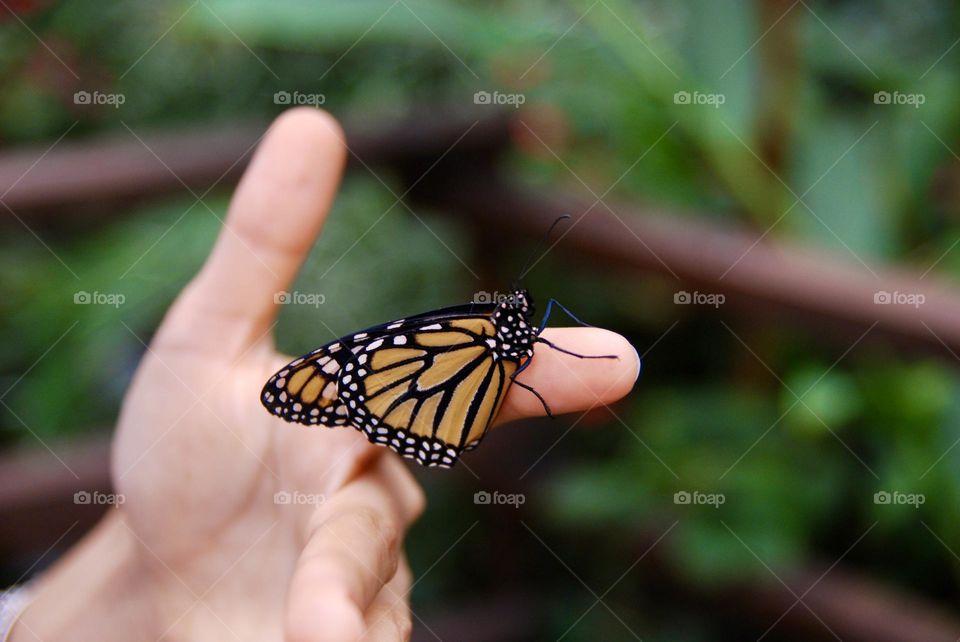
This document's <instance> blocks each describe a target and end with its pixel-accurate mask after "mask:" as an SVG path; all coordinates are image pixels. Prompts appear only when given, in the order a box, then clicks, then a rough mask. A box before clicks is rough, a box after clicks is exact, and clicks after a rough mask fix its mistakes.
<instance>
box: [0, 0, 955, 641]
mask: <svg viewBox="0 0 960 642" xmlns="http://www.w3.org/2000/svg"><path fill="white" fill-rule="evenodd" d="M958 20H960V15H958V8H957V5H956V4H955V3H953V2H948V1H946V0H918V1H916V2H911V3H902V2H895V1H893V0H886V1H874V2H865V1H862V0H831V1H826V0H797V1H795V2H794V1H791V0H743V1H740V2H733V1H728V0H687V1H684V2H666V1H665V0H647V1H643V2H627V1H625V0H596V1H591V0H585V1H582V2H581V1H577V0H571V1H569V2H560V3H555V2H537V1H534V2H529V1H527V2H520V1H519V0H516V1H514V0H502V1H499V2H467V1H461V2H439V1H433V0H395V1H393V2H390V1H386V0H384V1H379V0H364V1H361V2H353V3H343V2H328V1H325V0H321V1H318V0H313V1H310V2H306V1H296V0H273V1H272V2H270V3H259V2H253V1H252V0H196V1H195V2H189V1H183V2H181V1H174V2H169V1H163V2H148V1H146V0H121V1H118V2H111V3H100V2H94V1H93V0H64V1H55V0H0V228H2V234H0V248H2V249H0V330H2V335H3V337H4V340H3V341H2V342H0V551H2V553H0V580H2V581H3V582H4V584H9V583H12V582H15V581H17V580H18V579H21V578H22V577H24V576H29V575H30V574H32V573H35V572H37V571H38V570H41V569H42V568H44V567H46V566H48V565H49V564H50V563H51V562H52V561H53V560H54V559H55V558H56V556H57V555H58V554H59V553H60V552H62V551H63V550H64V549H65V548H67V547H68V546H69V545H70V543H72V542H74V541H76V539H77V538H79V537H80V536H81V535H82V533H83V532H84V531H85V530H86V529H87V528H89V527H90V526H91V525H92V524H93V523H94V522H95V521H96V519H97V518H98V516H99V515H100V514H101V513H102V511H103V510H106V509H107V507H105V506H93V505H84V504H83V503H79V504H78V503H77V502H76V501H75V500H74V493H75V492H78V491H87V492H93V491H94V490H95V489H99V490H101V491H103V492H106V491H108V490H109V479H108V476H107V467H106V461H107V459H106V458H107V446H106V445H107V443H108V440H109V435H110V432H111V430H112V425H113V422H114V420H115V417H116V414H117V409H118V404H119V402H120V399H121V397H122V395H123V391H124V389H125V387H126V386H127V384H128V382H129V380H130V376H131V374H132V372H133V370H134V368H135V366H136V364H137V362H138V360H139V359H140V357H141V355H142V352H143V344H142V343H141V339H142V340H144V341H148V340H149V338H150V336H151V334H152V332H153V331H154V329H155V328H156V326H157V324H158V322H159V320H160V318H161V315H162V313H163V311H164V310H165V309H166V307H167V306H168V305H169V303H170V302H171V300H172V299H173V297H174V296H175V295H176V294H177V292H178V291H179V290H180V288H181V287H182V286H183V285H184V283H185V282H186V281H187V280H188V279H189V278H190V276H191V275H192V274H193V273H194V272H195V271H196V269H197V268H198V266H199V265H200V264H201V262H202V261H203V259H204V257H205V256H206V254H207V251H208V249H209V248H210V246H211V243H212V242H213V239H214V238H215V235H216V234H217V231H218V228H219V227H220V225H221V219H222V217H223V214H224V212H225V208H226V206H227V202H228V199H229V196H230V193H231V190H232V188H233V186H234V184H235V181H236V178H237V177H238V176H239V174H240V172H241V171H242V169H243V166H244V164H245V162H246V160H247V158H248V156H249V152H250V151H251V149H252V148H253V147H254V146H255V144H256V142H257V140H258V139H259V137H260V135H262V133H263V131H264V129H265V127H266V125H267V124H268V123H269V121H270V119H271V118H273V117H274V116H275V115H276V114H278V113H280V112H281V111H282V110H284V109H286V108H289V107H290V106H293V105H313V106H319V107H322V108H323V109H326V110H329V111H330V112H332V113H333V114H334V115H335V116H336V117H337V118H338V119H340V120H341V121H342V122H343V123H344V125H345V127H346V130H347V134H348V144H349V146H350V148H351V150H350V163H351V164H350V171H349V172H348V174H347V176H346V178H345V181H344V184H343V188H342V190H341V192H340V194H339V196H338V198H337V201H336V204H335V206H334V214H333V215H332V216H331V217H330V219H329V223H328V225H327V228H326V231H325V232H324V235H323V237H322V239H321V240H320V241H319V242H318V243H317V245H316V248H315V250H314V252H313V254H312V256H311V258H310V260H309V262H308V264H307V265H306V267H305V268H304V270H303V272H302V274H301V276H300V278H299V281H298V283H297V284H296V287H295V289H294V290H293V291H291V292H290V293H288V295H289V296H288V297H287V298H286V299H285V300H286V302H287V303H288V304H287V305H285V306H284V308H283V311H282V314H281V321H280V324H279V326H278V328H277V337H278V343H279V347H280V348H281V349H283V350H285V351H287V352H288V353H291V354H300V353H302V352H305V351H306V350H309V349H312V348H313V347H315V346H316V345H319V344H321V343H324V342H326V341H329V340H330V339H331V338H333V335H340V334H345V333H348V332H350V331H353V330H356V329H359V328H362V327H366V326H368V325H372V324H374V323H378V322H382V321H384V320H387V319H391V318H398V317H402V316H405V315H409V314H411V313H415V312H420V311H424V310H429V309H432V308H435V307H439V306H443V305H452V304H456V303H460V302H465V301H469V300H470V299H472V298H473V297H474V296H476V295H477V294H478V293H483V292H488V293H492V292H497V291H501V292H502V291H504V290H505V289H506V288H507V287H509V284H510V282H511V280H512V279H513V278H515V277H516V275H517V273H518V271H519V270H520V267H521V265H522V264H523V262H524V260H525V259H526V257H527V255H528V254H529V253H530V252H531V250H532V249H533V247H534V245H535V242H536V238H537V237H539V236H540V235H542V233H543V231H544V230H545V229H546V227H547V226H548V225H549V223H550V222H551V221H552V220H553V219H554V218H555V217H556V216H557V215H559V214H562V213H569V214H571V215H572V221H571V223H570V224H569V225H568V226H566V227H565V228H562V229H561V231H560V233H559V234H558V235H557V242H556V243H555V244H553V245H552V246H551V249H550V251H548V252H547V253H546V254H545V255H544V257H543V259H542V260H540V261H539V262H537V263H536V265H535V266H534V268H533V269H532V270H531V271H530V272H529V274H527V276H526V277H525V284H526V285H527V286H528V287H529V288H530V290H531V291H532V292H533V294H534V297H536V298H537V299H538V300H539V301H540V302H541V304H542V303H543V302H545V301H546V299H547V298H549V297H556V298H557V299H559V300H560V301H562V302H563V303H565V304H566V305H567V306H568V307H569V308H570V309H571V310H573V311H574V312H575V313H576V314H578V316H580V317H581V318H583V319H585V320H586V321H588V322H590V323H592V324H595V325H600V326H603V327H608V328H611V329H614V330H616V331H618V332H621V333H623V334H625V335H626V336H628V337H629V338H630V339H631V340H632V342H633V343H634V345H635V346H637V348H638V350H639V352H640V353H641V354H642V355H643V356H644V372H643V374H642V376H641V379H640V381H639V382H638V385H637V387H636V389H635V391H634V392H633V393H632V394H631V395H630V396H629V397H628V398H627V399H625V400H623V401H622V402H621V403H618V404H617V405H616V406H614V407H612V408H609V409H607V408H603V409H596V410H594V411H591V412H588V413H586V414H584V415H575V416H568V417H562V418H559V419H557V420H554V421H549V420H544V421H535V422H529V423H528V425H516V426H511V427H510V428H509V429H504V430H497V431H495V432H494V433H493V434H492V435H491V436H490V437H489V439H488V440H487V442H486V444H485V446H484V447H483V448H482V449H480V450H478V451H477V452H476V453H474V454H471V455H469V456H467V457H466V458H465V460H464V464H465V465H463V466H458V467H457V469H456V470H455V471H453V472H451V473H445V472H439V473H435V472H434V471H428V472H425V471H421V470H419V469H418V470H416V471H415V472H416V473H417V475H418V476H419V478H420V479H421V480H422V482H423V484H424V485H425V486H426V490H427V495H428V497H429V509H428V511H427V513H426V514H425V515H424V517H423V518H422V519H421V520H420V522H419V523H418V524H417V525H416V526H415V527H414V529H413V531H412V533H411V535H410V538H409V541H408V548H409V554H410V557H411V563H412V566H413V569H414V575H415V577H416V578H418V579H417V582H416V584H415V588H414V591H413V594H412V605H413V610H414V612H415V613H416V615H417V617H416V618H414V621H415V624H416V627H417V630H416V633H415V639H418V640H420V639H422V640H432V639H471V640H527V639H565V640H596V639H610V640H621V639H644V640H691V641H699V640H742V639H767V640H795V639H804V640H806V639H824V640H829V639H842V640H939V639H944V640H948V639H949V640H955V639H957V638H958V637H960V619H958V618H957V617H956V616H955V615H954V605H955V603H956V599H957V596H958V589H960V520H958V519H957V508H958V506H960V467H958V463H960V448H957V446H958V443H960V395H958V392H960V377H958V365H960V364H958V354H960V287H958V285H957V279H958V278H960V249H957V248H956V246H957V245H958V244H960V156H958V152H960V140H958V133H960V100H958V98H960V87H958V85H957V83H956V81H955V79H956V78H957V74H958V73H960V47H957V44H958V42H960V40H958V38H960V29H958V26H957V25H958ZM555 322H556V323H564V324H566V323H567V322H566V321H565V320H563V319H561V318H559V317H557V318H556V321H555ZM478 493H479V494H478ZM484 493H486V494H484Z"/></svg>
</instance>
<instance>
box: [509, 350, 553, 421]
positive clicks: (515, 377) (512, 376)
mask: <svg viewBox="0 0 960 642" xmlns="http://www.w3.org/2000/svg"><path fill="white" fill-rule="evenodd" d="M527 363H530V361H529V360H527ZM523 365H524V366H526V365H527V364H526V363H525V364H523ZM521 370H523V367H521V368H520V370H517V371H516V372H514V373H513V374H512V375H510V378H511V379H512V380H513V383H515V384H517V385H518V386H520V387H521V388H524V389H525V390H529V391H530V392H532V393H533V394H534V395H535V396H536V397H537V399H539V400H540V403H541V404H542V405H543V409H544V410H545V411H546V413H547V416H548V417H550V418H551V419H553V413H552V412H550V406H548V405H547V400H546V399H544V398H543V395H541V394H540V393H539V392H537V391H536V390H534V389H533V388H532V387H531V386H528V385H527V384H525V383H522V382H520V381H517V375H518V374H520V371H521Z"/></svg>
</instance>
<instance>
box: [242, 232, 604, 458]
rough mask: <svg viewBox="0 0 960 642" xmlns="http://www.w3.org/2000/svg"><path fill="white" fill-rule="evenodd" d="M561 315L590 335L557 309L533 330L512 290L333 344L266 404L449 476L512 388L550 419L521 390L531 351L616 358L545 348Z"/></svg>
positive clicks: (267, 393)
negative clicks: (345, 429) (342, 429)
mask: <svg viewBox="0 0 960 642" xmlns="http://www.w3.org/2000/svg"><path fill="white" fill-rule="evenodd" d="M559 220H560V219H558V221H559ZM551 229H552V227H551ZM486 299H489V300H486ZM476 300H477V299H476V298H475V301H476ZM554 305H556V306H557V307H559V308H561V309H562V310H563V311H564V312H566V313H567V314H568V315H570V317H571V318H573V319H574V320H575V321H577V322H578V323H581V324H582V325H587V324H584V323H582V322H580V321H579V319H577V318H576V317H575V316H573V314H571V313H570V311H569V310H567V309H566V308H565V307H563V306H562V305H560V304H559V303H558V302H557V301H556V300H554V299H550V301H549V302H548V303H547V308H546V311H545V313H544V316H543V319H542V321H541V322H540V323H539V324H534V323H533V312H534V304H533V300H532V298H531V296H530V293H529V292H528V291H527V290H526V289H523V288H520V287H515V288H512V290H511V292H510V293H509V294H506V295H497V296H496V297H491V296H489V295H488V296H487V297H484V301H483V302H475V303H469V304H466V305H458V306H453V307H449V308H442V309H440V310H435V311H433V312H427V313H424V314H420V315H417V316H413V317H409V318H405V319H398V320H396V321H390V322H389V323H384V324H382V325H378V326H375V327H372V328H368V329H366V330H363V331H361V332H357V333H354V334H351V335H347V336H345V337H341V338H339V339H337V340H335V341H331V342H330V343H328V344H326V345H324V346H322V347H320V348H317V349H316V350H313V351H312V352H309V353H307V354H305V355H303V356H302V357H300V358H298V359H295V360H294V361H291V362H290V363H289V364H287V365H286V366H284V367H283V368H282V369H281V370H280V371H279V372H277V373H276V374H275V375H273V376H272V377H271V378H270V379H269V380H268V381H267V383H266V384H265V385H264V387H263V390H262V392H261V396H260V401H261V403H262V404H263V405H264V407H266V409H267V410H269V411H270V412H271V413H272V414H274V415H276V416H277V417H280V418H281V419H284V420H285V421H288V422H296V423H300V424H306V425H308V426H326V427H337V426H353V427H354V428H355V429H356V430H358V431H360V432H361V433H362V434H364V435H365V436H366V438H367V439H368V440H369V441H370V442H371V443H373V444H377V445H380V446H386V447H388V448H390V449H392V450H393V451H394V452H396V453H398V454H399V455H402V456H403V457H407V458H409V459H413V460H414V461H416V462H417V463H419V464H421V465H424V466H430V467H443V468H449V467H452V466H453V465H454V464H456V462H457V461H458V460H459V458H460V455H461V454H462V453H463V452H464V451H466V450H471V449H473V448H475V447H476V446H477V445H478V444H479V443H480V442H481V440H482V439H483V437H484V436H485V435H486V433H487V430H488V428H489V427H490V426H491V424H492V423H493V421H494V419H495V418H496V416H497V413H498V412H499V410H500V407H501V405H502V404H503V400H504V398H505V397H506V394H507V391H508V390H509V389H510V386H511V385H517V386H520V387H521V388H524V389H526V390H528V391H530V392H531V393H532V394H534V395H536V397H537V398H538V399H539V400H540V402H541V404H543V407H544V410H545V411H546V413H547V414H548V415H550V416H552V413H551V411H550V407H549V406H548V405H547V402H546V400H544V398H543V397H542V396H541V395H540V393H538V392H537V391H536V390H534V389H533V388H532V387H530V386H528V385H526V384H524V383H522V382H520V381H516V377H517V375H519V374H520V373H521V372H523V370H525V369H526V368H527V367H528V366H529V365H530V363H531V360H532V358H533V354H534V350H533V348H534V344H536V343H542V344H545V345H546V346H548V347H550V348H552V349H554V350H558V351H560V352H563V353H566V354H569V355H573V356H575V357H579V358H583V359H616V358H617V357H615V356H613V355H580V354H577V353H574V352H570V351H569V350H565V349H564V348H561V347H559V346H557V345H555V344H554V343H552V342H550V341H549V340H547V339H545V338H543V337H542V336H541V333H542V332H543V329H544V328H545V327H546V324H547V319H549V317H550V313H551V311H552V309H553V306H554Z"/></svg>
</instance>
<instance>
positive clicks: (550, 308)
mask: <svg viewBox="0 0 960 642" xmlns="http://www.w3.org/2000/svg"><path fill="white" fill-rule="evenodd" d="M554 305H556V306H557V307H558V308H560V309H561V310H563V311H564V312H565V313H566V315H567V316H568V317H570V318H571V319H573V320H574V321H576V322H577V323H578V324H580V325H582V326H584V327H586V328H593V327H595V326H592V325H590V324H589V323H584V322H583V321H581V320H580V319H578V318H577V316H576V315H575V314H574V313H573V312H571V311H570V310H568V309H567V306H565V305H563V304H562V303H560V302H559V301H557V300H556V299H550V300H549V301H547V309H546V310H545V311H544V313H543V320H541V321H540V327H539V328H538V332H537V334H539V333H540V332H543V329H544V328H545V327H547V319H549V318H550V313H551V312H552V311H553V306H554Z"/></svg>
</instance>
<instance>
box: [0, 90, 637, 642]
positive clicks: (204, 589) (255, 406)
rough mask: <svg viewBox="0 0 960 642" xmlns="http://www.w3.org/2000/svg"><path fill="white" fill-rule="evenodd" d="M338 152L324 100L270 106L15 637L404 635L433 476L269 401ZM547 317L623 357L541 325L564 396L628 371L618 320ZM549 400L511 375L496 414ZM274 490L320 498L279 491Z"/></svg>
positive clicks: (557, 398) (581, 395)
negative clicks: (108, 461)
mask: <svg viewBox="0 0 960 642" xmlns="http://www.w3.org/2000/svg"><path fill="white" fill-rule="evenodd" d="M345 157H346V148H345V143H344V139H343V133H342V131H341V130H340V128H339V126H338V125H337V123H336V122H335V121H334V120H333V119H332V117H330V116H329V115H328V114H326V113H324V112H322V111H319V110H315V109H309V108H299V109H294V110H291V111H288V112H286V113H284V114H283V115H281V116H280V117H279V118H278V119H277V120H276V122H275V123H274V124H273V125H272V126H271V128H270V130H269V132H268V133H267V135H266V136H265V138H264V140H263V142H262V143H261V145H260V147H259V149H258V150H257V153H256V154H255V156H254V158H253V160H252V162H251V165H250V167H249V168H248V169H247V171H246V173H245V175H244V177H243V179H242V180H241V182H240V185H239V186H238V188H237V190H236V193H235V194H234V197H233V199H232V202H231V204H230V208H229V212H228V215H227V218H226V221H225V225H224V229H223V230H222V231H221V234H220V237H219V239H218V240H217V242H216V245H215V246H214V248H213V250H212V252H211V254H210V256H209V258H208V259H207V262H206V264H205V265H204V267H203V268H202V270H201V271H200V272H199V273H198V274H197V276H196V277H195V278H194V279H193V281H192V282H191V283H190V284H189V285H188V286H187V287H186V288H185V289H184V291H183V292H182V293H181V294H180V296H179V297H178V298H177V300H176V302H175V303H174V304H173V306H172V307H171V308H170V310H169V311H168V312H167V314H166V316H165V318H164V320H163V322H162V324H161V326H160V327H159V329H158V330H157V332H156V334H155V335H154V337H153V340H152V341H151V343H150V346H149V349H148V350H147V353H146V355H145V356H144V359H143V361H142V362H141V364H140V366H139V368H138V370H137V372H136V375H135V376H134V379H133V382H132V383H131V385H130V388H129V390H128V391H127V394H126V396H125V398H124V402H123V407H122V410H121V413H120V417H119V420H118V424H117V428H116V435H115V437H114V442H113V453H112V474H113V480H114V485H115V487H116V492H118V493H121V494H122V495H123V496H124V498H125V502H124V503H123V504H122V505H121V506H119V507H117V508H115V509H112V510H110V511H109V513H108V515H107V516H106V517H105V518H104V519H103V520H102V522H101V523H100V524H99V525H98V526H97V527H96V528H95V529H94V530H93V531H91V533H89V534H88V535H87V536H86V537H85V538H84V539H83V540H82V541H81V542H80V543H78V544H77V545H76V546H75V547H73V548H72V549H71V550H70V551H69V552H68V553H67V554H66V555H65V556H64V557H63V558H62V559H61V560H60V561H58V562H57V564H55V565H54V566H53V567H52V568H51V569H50V570H49V571H47V572H46V573H44V574H43V575H42V576H41V577H40V578H39V579H38V580H37V581H36V582H35V583H34V585H33V595H34V598H33V601H32V603H31V605H30V606H29V607H28V608H27V609H26V611H25V612H24V613H23V615H22V616H21V618H20V620H19V621H18V623H17V624H16V625H15V626H14V629H13V633H12V637H11V639H12V640H14V641H15V642H23V641H27V640H44V641H52V640H101V641H104V642H109V641H110V640H125V641H130V640H149V641H150V642H154V641H156V640H158V639H161V638H162V639H171V640H232V639H240V640H259V641H270V640H287V641H290V642H305V641H310V642H313V641H319V640H357V639H369V640H403V639H407V638H408V637H409V632H410V625H411V614H410V610H409V600H408V592H409V590H410V585H411V572H410V569H409V567H408V566H407V564H406V561H405V559H404V555H403V550H402V547H403V535H404V532H405V530H406V529H407V527H408V526H409V525H410V523H411V522H412V521H413V520H415V519H416V518H417V516H418V515H420V513H421V512H422V511H423V510H424V495H423V492H422V490H421V489H420V487H419V485H418V484H417V483H416V481H415V480H414V478H413V476H412V475H411V474H410V472H409V470H408V469H407V464H405V463H404V462H403V460H402V459H400V458H399V457H398V456H397V455H395V454H394V453H393V452H391V451H389V450H387V449H385V448H381V447H376V446H373V445H371V444H370V443H368V442H367V441H366V439H364V437H363V436H362V435H360V434H359V433H357V432H356V431H353V430H349V429H341V430H317V429H309V428H305V427H303V426H297V425H288V424H285V423H283V422H282V421H280V420H279V419H277V418H276V417H273V416H271V415H270V414H269V413H268V412H266V411H265V410H264V409H263V408H262V407H261V405H260V401H259V393H260V389H261V386H262V385H263V383H264V382H265V381H266V380H267V379H268V378H269V377H270V375H272V374H273V373H274V372H276V371H277V370H279V369H280V368H281V367H282V366H283V365H284V364H285V363H287V362H288V361H289V360H290V357H288V356H285V355H282V354H279V353H277V351H276V350H275V348H274V342H273V336H272V332H271V330H272V327H273V323H274V318H275V316H276V314H277V306H276V305H275V304H274V294H275V293H276V292H278V291H282V290H286V289H288V287H289V286H290V284H291V283H292V282H293V280H294V277H295V275H296V273H297V271H298V269H299V267H300V265H301V263H302V262H303V260H304V258H305V257H306V255H307V253H308V252H309V250H310V248H311V247H312V246H313V244H314V242H315V240H316V238H317V236H318V235H319V233H320V230H321V228H322V226H323V223H324V221H325V219H326V216H327V212H328V210H329V207H330V204H331V202H332V200H333V198H334V194H335V192H336V188H337V185H338V183H339V180H340V175H341V172H342V170H343V166H344V160H345ZM347 303H348V302H347ZM543 336H544V337H546V338H548V339H549V340H551V341H552V342H554V343H556V344H558V345H561V346H563V347H564V348H566V349H568V350H572V351H575V352H579V353H581V354H611V355H616V356H617V357H618V358H617V359H616V360H612V359H611V360H608V359H602V360H581V359H577V358H575V357H572V356H568V355H564V354H561V353H559V352H556V351H554V350H551V349H550V348H548V347H546V346H543V345H540V344H538V345H537V347H536V354H535V357H534V359H533V362H532V363H531V365H530V367H529V368H527V369H526V370H524V372H523V373H522V375H521V376H520V377H519V378H518V380H519V381H522V382H523V383H525V384H527V385H529V386H532V387H533V388H535V389H536V390H537V391H539V392H540V393H541V394H542V395H543V397H544V398H545V399H546V401H547V403H548V404H549V405H550V407H551V409H552V410H553V412H554V413H564V412H573V411H583V410H586V409H588V408H590V407H593V406H597V405H601V404H606V403H611V402H613V401H615V400H617V399H619V398H620V397H622V396H623V395H625V394H627V392H629V390H630V389H631V388H632V386H633V383H634V381H635V380H636V376H637V373H638V372H639V360H638V357H637V354H636V351H635V350H634V349H633V348H632V347H631V346H630V344H629V343H628V342H627V341H626V340H625V339H624V338H623V337H621V336H619V335H617V334H615V333H612V332H608V331H606V330H601V329H598V328H556V329H548V330H546V331H545V332H544V335H543ZM543 412H544V410H543V407H542V405H541V404H540V402H539V401H538V400H537V398H536V397H534V396H533V395H532V394H530V393H529V392H528V391H526V390H523V389H521V388H520V387H519V386H513V387H512V388H511V389H510V391H509V393H508V394H507V398H506V400H505V402H504V406H503V409H502V410H501V412H500V414H499V416H498V417H497V420H496V424H497V425H500V424H504V423H507V422H510V421H512V420H516V419H520V418H523V417H533V416H539V415H542V414H543ZM431 474H439V475H443V474H445V473H444V471H442V470H441V471H431ZM280 491H289V492H292V491H298V492H300V493H303V494H308V495H314V496H316V497H322V498H323V501H322V502H318V503H316V504H298V505H283V504H280V505H278V504H277V503H276V502H275V501H274V495H275V493H277V492H280Z"/></svg>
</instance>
